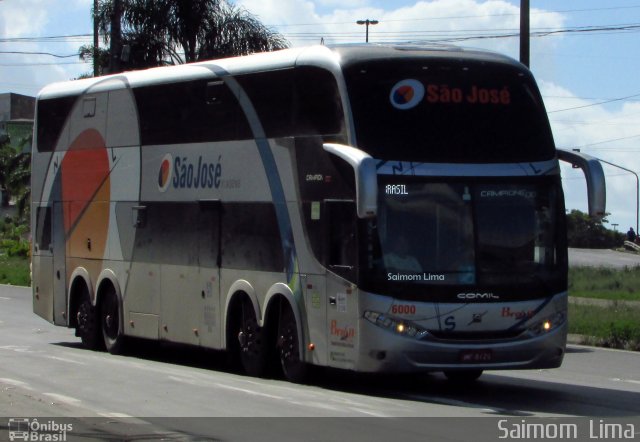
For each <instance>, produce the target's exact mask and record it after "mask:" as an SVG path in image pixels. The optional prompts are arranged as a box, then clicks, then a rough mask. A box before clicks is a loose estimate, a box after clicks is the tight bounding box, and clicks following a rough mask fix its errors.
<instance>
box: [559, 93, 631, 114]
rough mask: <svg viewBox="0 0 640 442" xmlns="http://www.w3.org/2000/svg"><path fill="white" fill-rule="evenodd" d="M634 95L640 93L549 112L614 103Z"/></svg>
mask: <svg viewBox="0 0 640 442" xmlns="http://www.w3.org/2000/svg"><path fill="white" fill-rule="evenodd" d="M634 97H640V94H633V95H628V96H626V97H620V98H613V99H611V100H604V101H599V102H597V103H591V104H583V105H582V106H574V107H568V108H566V109H556V110H553V111H548V112H547V113H548V114H555V113H558V112H565V111H569V110H575V109H584V108H586V107H592V106H599V105H601V104H607V103H614V102H616V101H624V100H628V99H630V98H634Z"/></svg>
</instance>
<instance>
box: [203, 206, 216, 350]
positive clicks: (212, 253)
mask: <svg viewBox="0 0 640 442" xmlns="http://www.w3.org/2000/svg"><path fill="white" fill-rule="evenodd" d="M199 204H200V211H199V214H198V260H199V280H200V289H201V292H200V296H201V298H202V309H200V311H199V312H198V318H199V322H200V345H202V346H204V347H209V348H220V347H221V346H222V339H221V338H222V330H221V320H220V317H221V313H220V312H221V306H220V302H221V301H220V259H221V255H220V229H221V224H220V214H221V204H220V201H219V200H212V201H200V203H199Z"/></svg>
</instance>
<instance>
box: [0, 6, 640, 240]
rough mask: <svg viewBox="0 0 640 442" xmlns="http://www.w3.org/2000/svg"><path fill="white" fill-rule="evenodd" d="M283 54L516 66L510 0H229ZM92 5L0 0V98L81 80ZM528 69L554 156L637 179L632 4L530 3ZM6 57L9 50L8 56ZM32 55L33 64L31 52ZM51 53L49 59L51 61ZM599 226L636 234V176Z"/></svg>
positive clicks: (570, 176) (637, 55)
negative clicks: (467, 56) (465, 57)
mask: <svg viewBox="0 0 640 442" xmlns="http://www.w3.org/2000/svg"><path fill="white" fill-rule="evenodd" d="M233 3H235V4H236V5H238V6H241V7H244V8H245V9H247V10H248V11H249V12H251V13H252V14H254V15H256V16H257V17H258V18H259V19H260V20H261V21H262V22H263V23H264V24H266V25H267V26H269V27H270V28H271V29H272V30H274V31H277V32H279V33H281V34H282V35H284V37H285V38H287V39H288V40H289V42H290V43H291V45H292V46H304V45H311V44H317V43H320V42H321V39H323V40H324V42H325V43H326V44H332V43H349V42H363V41H364V39H365V29H364V26H360V25H357V24H356V23H355V22H356V20H365V19H371V20H378V21H379V23H378V24H377V25H375V26H374V25H372V26H370V27H369V41H370V42H372V43H383V42H393V41H395V42H398V41H437V42H444V43H454V44H457V45H461V46H465V47H472V48H484V49H489V50H493V51H497V52H501V53H504V54H507V55H509V56H511V57H513V58H516V59H517V58H518V54H519V52H518V51H519V49H518V48H519V40H518V37H517V34H518V32H519V20H520V18H519V5H520V0H488V1H483V0H424V1H418V0H234V1H233ZM92 4H93V0H0V93H4V92H14V93H20V94H25V95H32V96H35V95H36V94H37V93H38V91H39V90H40V89H41V88H42V87H43V86H45V85H46V84H48V83H51V82H55V81H66V80H70V79H73V78H76V77H77V76H78V75H80V74H83V73H86V72H89V71H91V66H90V65H88V64H84V63H82V62H80V61H79V59H78V57H77V55H75V54H77V52H78V48H79V47H80V46H81V45H82V44H88V43H90V42H91V40H92V37H91V33H92V32H93V31H92V30H93V27H92V22H91V13H90V9H91V6H92ZM530 5H531V32H532V38H531V65H530V66H531V70H532V72H533V74H534V76H535V78H536V80H537V82H538V85H539V87H540V90H541V92H542V95H543V98H544V101H545V106H546V109H547V112H548V115H549V120H550V122H551V126H552V130H553V135H554V139H555V142H556V145H557V147H559V148H565V149H573V148H579V149H581V151H582V152H585V153H587V154H590V155H593V156H596V157H598V158H602V159H604V160H606V161H609V162H612V163H614V164H617V165H619V166H622V167H624V168H627V169H631V170H633V171H636V172H639V173H640V80H639V77H640V50H639V43H640V0H609V1H607V2H603V1H601V0H562V1H560V0H530ZM14 52H19V53H18V54H16V53H14ZM36 53H40V54H36ZM52 54H54V55H55V56H54V55H52ZM604 171H605V175H606V177H607V211H608V212H609V213H610V215H609V217H608V221H609V223H608V224H607V226H608V227H609V228H615V229H616V230H618V231H623V232H626V231H627V230H628V229H629V227H634V229H635V228H636V223H637V211H636V210H637V209H636V198H637V193H636V178H635V176H634V175H633V174H631V173H629V172H626V171H624V170H622V169H620V168H618V167H614V166H609V165H605V167H604ZM562 176H563V186H564V190H565V202H566V206H567V209H569V210H571V209H579V210H582V211H586V210H587V205H586V200H587V198H586V186H585V184H584V178H583V176H582V173H581V172H580V170H575V169H572V168H571V167H570V166H568V167H563V168H562Z"/></svg>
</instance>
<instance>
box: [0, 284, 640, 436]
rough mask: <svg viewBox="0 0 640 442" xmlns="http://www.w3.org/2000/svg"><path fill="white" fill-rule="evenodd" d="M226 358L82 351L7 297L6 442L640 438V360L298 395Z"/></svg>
mask: <svg viewBox="0 0 640 442" xmlns="http://www.w3.org/2000/svg"><path fill="white" fill-rule="evenodd" d="M220 356H221V355H220V354H218V353H216V352H206V351H202V350H199V349H194V348H185V347H178V346H169V345H160V344H155V343H137V344H136V345H135V346H134V348H133V350H132V351H131V352H130V353H129V354H127V355H124V356H112V355H109V354H107V353H101V352H94V351H89V350H85V349H83V348H82V346H81V345H80V343H79V339H78V338H76V337H75V336H74V335H73V330H69V329H66V328H62V327H54V326H53V325H51V324H49V323H47V322H46V321H44V320H42V319H40V318H39V317H37V316H35V315H34V314H33V313H32V312H31V291H30V289H27V288H17V287H11V286H0V439H2V438H3V437H2V436H3V431H4V432H5V433H6V432H7V429H8V428H9V426H8V424H7V422H8V419H9V418H17V417H31V418H33V417H39V418H40V421H41V422H45V421H47V419H51V418H54V419H66V418H70V417H75V418H80V419H79V420H74V421H73V422H74V425H75V426H74V434H73V436H78V437H79V438H78V439H73V437H71V438H68V439H67V440H82V441H87V440H194V441H195V440H198V441H204V440H260V441H267V440H278V441H281V440H305V441H306V440H319V441H320V440H322V441H324V440H336V441H338V440H340V441H344V440H385V441H388V440H394V439H396V440H403V441H408V440H430V441H431V440H449V441H458V440H459V441H463V440H498V438H497V436H498V435H500V434H501V433H499V432H498V429H497V422H498V421H499V420H500V419H511V420H512V421H513V420H514V419H515V421H516V422H525V421H526V420H527V419H536V418H540V417H559V418H562V419H569V420H570V419H571V418H573V417H583V418H586V419H591V420H592V419H596V418H597V419H605V421H604V422H609V421H610V420H614V421H616V422H624V425H627V423H633V425H635V426H634V428H636V429H637V431H640V354H639V353H633V352H625V351H617V350H606V349H598V348H591V347H582V346H570V347H569V349H568V353H567V355H566V358H565V363H564V364H563V366H562V367H561V368H559V369H555V370H537V371H522V372H521V371H505V372H488V373H485V374H484V375H483V376H482V378H481V379H480V380H479V381H478V382H477V383H475V384H472V385H455V384H452V383H450V382H448V381H446V380H445V378H444V377H443V376H442V375H441V374H439V373H438V374H429V375H421V376H388V375H387V376H365V375H357V374H352V373H345V372H329V373H326V372H324V373H322V374H321V376H320V377H319V378H318V379H317V380H315V382H314V383H313V384H312V385H294V384H291V383H288V382H285V381H283V380H279V379H257V378H251V377H246V376H243V375H239V374H236V373H233V372H229V371H225V369H224V366H223V365H222V364H221V363H220V362H219V361H220V360H221V359H222V358H221V357H220ZM416 417H420V418H421V419H415V418H416ZM3 418H4V419H3ZM193 418H195V419H193ZM463 418H464V419H463ZM586 419H582V420H579V421H580V422H584V421H586ZM598 422H600V421H599V420H598V421H596V423H598ZM123 435H126V437H125V436H123ZM427 435H428V437H427ZM635 437H636V438H638V439H640V433H636V435H635Z"/></svg>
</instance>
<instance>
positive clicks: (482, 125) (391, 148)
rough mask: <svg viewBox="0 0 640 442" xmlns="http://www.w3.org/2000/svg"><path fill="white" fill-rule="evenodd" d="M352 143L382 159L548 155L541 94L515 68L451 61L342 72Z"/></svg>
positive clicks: (490, 158)
mask: <svg viewBox="0 0 640 442" xmlns="http://www.w3.org/2000/svg"><path fill="white" fill-rule="evenodd" d="M345 75H346V80H347V86H348V89H349V99H350V101H351V106H352V110H353V119H354V123H355V128H356V141H357V144H358V146H359V147H360V148H361V149H363V150H365V151H367V152H368V153H370V154H371V155H372V156H373V157H374V158H378V159H383V160H399V161H418V162H446V163H505V162H514V161H515V162H524V161H543V160H548V159H551V158H553V156H554V154H555V148H554V144H553V138H552V135H551V130H550V128H549V123H548V120H547V117H546V112H545V109H544V105H543V103H542V99H541V97H540V94H539V92H538V89H537V87H536V86H535V83H534V82H533V80H532V78H531V76H530V75H529V74H527V73H525V72H524V71H521V70H518V69H516V68H515V67H510V66H504V65H495V64H481V63H479V62H465V61H456V62H453V61H451V60H447V61H438V60H424V59H422V60H418V59H415V60H409V61H405V62H397V61H393V62H389V61H383V62H375V63H360V64H356V65H353V66H351V67H350V68H349V69H348V70H347V72H346V73H345Z"/></svg>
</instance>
